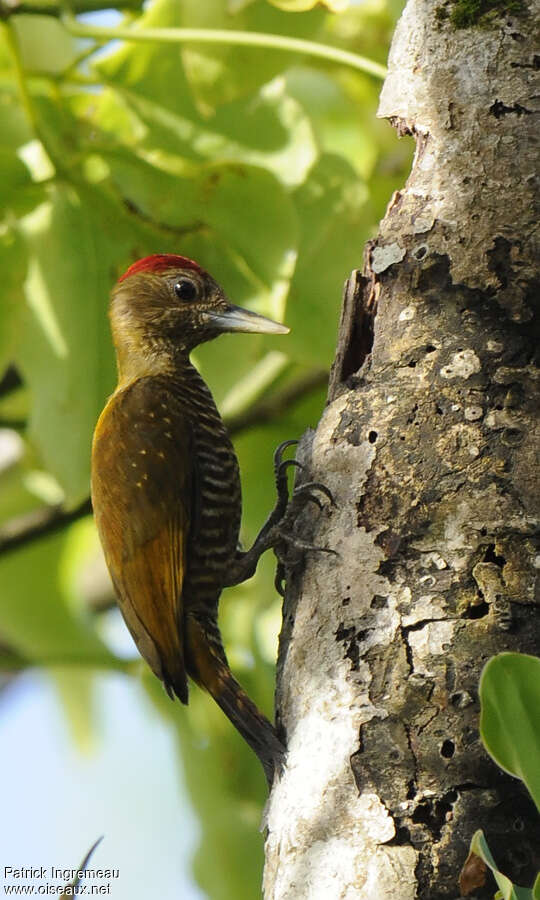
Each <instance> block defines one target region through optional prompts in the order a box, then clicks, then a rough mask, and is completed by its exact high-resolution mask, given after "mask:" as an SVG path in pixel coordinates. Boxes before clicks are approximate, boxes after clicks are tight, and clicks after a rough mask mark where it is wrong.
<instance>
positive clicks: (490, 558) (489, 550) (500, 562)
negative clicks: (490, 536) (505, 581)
mask: <svg viewBox="0 0 540 900" xmlns="http://www.w3.org/2000/svg"><path fill="white" fill-rule="evenodd" d="M484 562H490V563H495V565H496V566H499V568H500V569H502V568H503V566H504V565H505V563H506V560H505V558H504V556H498V554H497V553H495V544H488V546H487V547H486V552H485V553H484Z"/></svg>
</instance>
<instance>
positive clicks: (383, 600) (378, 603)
mask: <svg viewBox="0 0 540 900" xmlns="http://www.w3.org/2000/svg"><path fill="white" fill-rule="evenodd" d="M369 605H370V607H371V609H384V607H385V606H388V597H383V596H381V595H380V594H375V596H374V598H373V600H372V601H371V603H370V604H369Z"/></svg>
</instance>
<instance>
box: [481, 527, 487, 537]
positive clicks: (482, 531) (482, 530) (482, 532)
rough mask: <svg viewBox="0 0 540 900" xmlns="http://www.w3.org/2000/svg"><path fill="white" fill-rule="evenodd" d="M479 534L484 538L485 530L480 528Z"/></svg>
mask: <svg viewBox="0 0 540 900" xmlns="http://www.w3.org/2000/svg"><path fill="white" fill-rule="evenodd" d="M480 534H481V535H482V537H485V536H486V534H487V528H481V529H480Z"/></svg>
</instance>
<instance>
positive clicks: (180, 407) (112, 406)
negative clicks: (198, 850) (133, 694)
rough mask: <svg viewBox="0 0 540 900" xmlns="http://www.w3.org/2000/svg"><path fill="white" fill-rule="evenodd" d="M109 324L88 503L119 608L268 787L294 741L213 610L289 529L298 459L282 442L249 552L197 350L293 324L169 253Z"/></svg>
mask: <svg viewBox="0 0 540 900" xmlns="http://www.w3.org/2000/svg"><path fill="white" fill-rule="evenodd" d="M110 319H111V327H112V334H113V340H114V345H115V349H116V356H117V363H118V386H117V388H116V390H115V392H114V394H113V395H112V397H111V398H110V400H109V401H108V403H107V405H106V406H105V409H104V410H103V412H102V414H101V416H100V418H99V421H98V424H97V426H96V430H95V434H94V441H93V447H92V503H93V507H94V515H95V519H96V523H97V528H98V532H99V536H100V539H101V543H102V545H103V550H104V553H105V559H106V561H107V566H108V568H109V571H110V574H111V578H112V581H113V584H114V587H115V591H116V594H117V596H118V602H119V605H120V609H121V611H122V614H123V616H124V619H125V621H126V624H127V626H128V628H129V630H130V632H131V634H132V635H133V638H134V640H135V643H136V644H137V647H138V649H139V651H140V653H141V655H142V656H143V657H144V659H145V660H146V661H147V662H148V664H149V666H150V668H151V669H152V671H153V672H154V673H155V674H156V675H157V676H158V678H160V679H161V680H162V681H163V683H164V685H165V688H166V690H167V692H168V693H169V695H170V696H171V697H172V696H173V694H176V696H177V697H179V699H180V700H181V701H182V703H187V699H188V685H187V676H188V675H189V676H190V677H191V678H192V679H193V680H194V681H195V682H197V684H199V685H201V686H202V687H204V688H206V690H207V691H208V692H209V693H210V694H211V695H212V697H213V698H214V699H215V700H216V701H217V703H218V704H219V705H220V707H221V708H222V709H223V711H224V712H225V714H226V715H227V716H228V718H229V719H230V720H231V722H232V723H233V724H234V726H235V727H236V728H237V729H238V731H239V732H240V734H241V735H242V736H243V737H244V738H245V740H246V741H247V743H248V744H249V745H250V746H251V747H252V749H253V750H254V751H255V753H256V754H257V756H258V757H259V759H260V761H261V763H262V765H263V768H264V771H265V774H266V777H267V779H268V782H269V783H271V782H272V779H273V775H274V771H275V770H279V768H280V767H281V765H282V762H283V758H284V752H285V750H284V747H283V745H282V743H281V741H280V740H279V738H278V736H277V734H276V732H275V729H274V727H273V726H272V725H271V724H270V722H269V721H268V720H267V719H266V718H265V717H264V716H263V715H262V713H261V712H259V710H258V709H257V707H256V706H255V704H254V703H252V701H251V700H250V699H249V697H248V696H247V694H246V693H245V692H244V690H243V689H242V688H241V686H240V685H239V684H238V682H237V681H236V680H235V679H234V677H233V675H232V674H231V671H230V669H229V666H228V663H227V657H226V655H225V651H224V649H223V645H222V642H221V637H220V633H219V629H218V625H217V606H218V600H219V595H220V593H221V590H222V588H223V587H225V586H226V585H230V584H237V583H239V582H240V581H242V580H244V579H245V578H246V577H249V576H250V575H251V574H253V572H254V570H255V566H256V564H257V559H258V557H259V556H260V554H261V552H263V550H265V549H267V548H268V547H269V546H275V544H276V541H277V540H278V539H282V538H283V532H282V531H279V533H278V528H279V523H280V522H283V520H284V514H285V511H286V507H287V497H286V496H285V498H284V496H283V490H285V494H286V480H287V479H286V472H285V470H286V467H287V465H291V464H294V462H293V461H291V460H286V461H284V462H281V455H280V452H279V451H278V454H277V456H276V475H277V484H278V491H279V493H280V495H281V499H279V500H278V504H277V505H276V509H275V510H274V512H273V513H272V515H271V516H270V518H269V520H268V521H267V523H266V525H265V527H264V528H263V530H262V532H261V534H260V536H259V538H258V539H257V541H256V542H255V545H254V547H253V548H252V550H251V551H248V552H247V553H240V552H239V551H238V550H237V544H238V532H239V527H240V516H241V494H240V479H239V472H238V461H237V459H236V455H235V452H234V450H233V447H232V444H231V441H230V439H229V437H228V435H227V431H226V429H225V426H224V424H223V422H222V420H221V417H220V415H219V413H218V411H217V409H216V406H215V403H214V400H213V398H212V395H211V393H210V391H209V390H208V388H207V386H206V384H205V383H204V381H203V380H202V378H201V376H200V375H199V373H198V372H197V370H196V369H195V368H194V366H193V365H192V364H191V362H190V360H189V354H190V352H191V351H192V350H193V349H194V347H196V346H198V345H199V344H202V343H203V342H204V341H209V340H211V339H212V338H215V337H217V336H218V335H219V334H221V333H222V332H227V331H246V332H262V333H266V334H286V333H287V332H288V330H289V329H288V328H286V327H285V326H283V325H279V324H278V323H277V322H272V321H271V320H270V319H266V318H264V317H263V316H260V315H257V314H256V313H253V312H249V311H248V310H245V309H241V308H240V307H237V306H233V305H232V304H231V303H230V302H229V300H228V299H227V297H226V296H225V294H224V292H223V290H222V289H221V287H220V286H219V285H218V284H217V283H216V282H215V281H214V279H213V278H212V277H211V276H210V275H209V274H208V273H207V272H205V271H204V270H203V269H202V268H201V267H200V266H199V265H197V263H196V262H194V261H193V260H191V259H187V258H186V257H184V256H174V255H169V254H167V255H154V256H148V257H146V258H145V259H141V260H139V261H138V262H136V263H134V264H133V265H132V266H130V268H129V269H128V270H127V272H125V274H124V275H122V277H121V278H120V279H119V281H118V283H117V284H116V286H115V288H114V290H113V293H112V298H111V306H110ZM287 443H292V442H287ZM306 488H308V491H307V492H305V493H306V496H307V497H308V498H309V499H312V500H314V502H317V500H316V499H315V498H314V497H313V495H312V494H310V493H309V488H316V489H317V488H319V489H320V490H322V491H323V493H326V494H327V496H330V495H329V492H328V491H327V490H326V489H325V488H324V486H320V485H306ZM330 499H331V497H330ZM319 505H320V504H319ZM285 517H286V516H285ZM303 546H305V545H303Z"/></svg>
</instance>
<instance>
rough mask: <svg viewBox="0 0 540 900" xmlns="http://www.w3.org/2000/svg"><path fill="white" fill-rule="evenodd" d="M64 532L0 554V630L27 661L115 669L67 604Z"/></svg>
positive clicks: (112, 658) (111, 661)
mask: <svg viewBox="0 0 540 900" xmlns="http://www.w3.org/2000/svg"><path fill="white" fill-rule="evenodd" d="M67 541H68V537H67V535H66V534H57V535H52V536H50V537H46V538H42V539H41V540H39V541H35V542H34V543H32V544H29V545H27V546H25V547H22V548H21V549H19V550H16V551H12V552H11V553H7V554H5V555H3V556H2V557H1V558H0V582H1V584H2V603H1V604H0V634H1V635H2V640H3V641H4V642H5V643H6V644H7V645H8V646H9V647H10V648H11V649H12V650H13V651H15V652H16V653H18V654H20V655H21V656H22V657H23V658H24V659H25V660H27V661H28V662H29V663H30V664H32V663H36V664H43V665H52V664H55V665H60V664H67V663H70V664H78V663H79V664H80V663H84V662H85V661H86V662H87V663H88V664H91V665H102V666H103V667H105V668H108V667H111V668H116V661H115V657H114V656H113V655H112V654H111V653H110V652H109V651H108V650H107V648H106V647H105V645H104V644H103V643H102V642H101V640H100V639H99V638H98V636H97V635H96V634H95V632H93V631H92V630H91V629H90V627H89V625H88V624H87V623H86V622H84V621H83V619H82V617H80V616H78V615H77V614H76V613H75V612H74V611H73V610H72V609H71V607H70V597H69V596H68V594H67V593H66V591H65V589H64V588H63V587H62V585H61V583H60V577H59V568H60V565H61V562H62V559H63V556H64V552H65V548H66V546H67V543H66V542H67Z"/></svg>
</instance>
